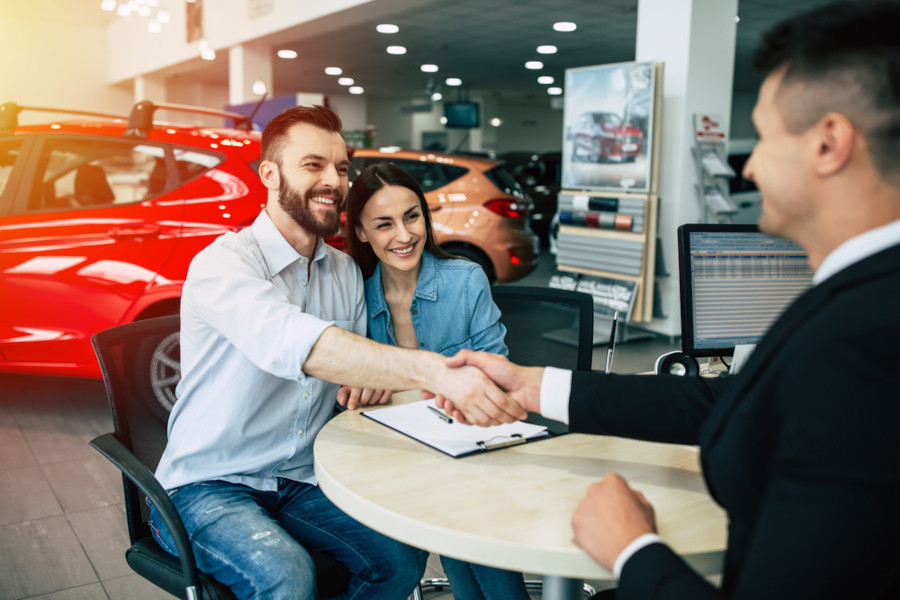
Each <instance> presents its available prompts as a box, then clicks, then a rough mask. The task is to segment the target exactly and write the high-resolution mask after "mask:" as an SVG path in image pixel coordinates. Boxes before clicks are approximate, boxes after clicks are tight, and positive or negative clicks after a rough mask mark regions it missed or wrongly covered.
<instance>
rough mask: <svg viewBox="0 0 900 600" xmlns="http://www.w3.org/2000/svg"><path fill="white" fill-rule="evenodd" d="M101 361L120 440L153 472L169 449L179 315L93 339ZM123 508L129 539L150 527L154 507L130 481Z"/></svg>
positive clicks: (138, 323) (117, 329) (129, 325)
mask: <svg viewBox="0 0 900 600" xmlns="http://www.w3.org/2000/svg"><path fill="white" fill-rule="evenodd" d="M91 342H92V344H93V346H94V353H95V354H96V355H97V360H98V361H99V363H100V370H101V371H102V373H103V381H104V383H105V384H106V395H107V399H108V400H109V408H110V410H111V411H112V416H113V424H114V426H115V433H116V437H118V438H119V440H120V441H121V442H122V443H123V444H125V446H127V447H128V448H129V449H130V450H131V451H132V452H133V453H134V454H135V456H137V458H138V459H139V460H140V461H141V462H143V463H144V464H145V465H146V466H147V468H149V469H150V470H151V471H154V470H156V465H157V464H158V463H159V459H160V456H162V452H163V450H164V449H165V447H166V424H167V422H168V418H169V411H170V410H171V409H172V405H173V404H174V402H175V385H176V384H177V383H178V380H179V379H180V378H181V362H180V359H181V353H180V346H179V317H178V315H172V316H167V317H157V318H153V319H146V320H143V321H135V322H134V323H127V324H125V325H119V326H117V327H113V328H111V329H107V330H105V331H101V332H99V333H97V334H95V335H94V336H93V338H91ZM123 481H124V484H125V509H126V512H127V517H128V529H129V534H130V535H131V541H132V543H134V541H135V540H137V539H139V538H141V537H144V536H145V535H146V534H147V533H148V532H149V529H148V527H147V519H148V517H149V512H150V509H149V508H148V506H147V503H146V502H145V501H144V500H145V498H144V495H143V493H141V492H140V490H138V488H137V487H136V486H134V485H133V484H132V483H131V482H130V481H129V480H128V479H127V478H123Z"/></svg>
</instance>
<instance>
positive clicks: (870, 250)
mask: <svg viewBox="0 0 900 600" xmlns="http://www.w3.org/2000/svg"><path fill="white" fill-rule="evenodd" d="M897 244H900V220H897V221H894V222H893V223H888V224H887V225H884V226H882V227H878V228H876V229H871V230H869V231H867V232H865V233H862V234H860V235H858V236H856V237H854V238H851V239H849V240H847V241H846V242H844V243H843V244H841V245H840V246H838V247H837V248H835V249H834V250H833V251H832V252H831V254H829V255H828V256H826V257H825V260H823V261H822V264H821V265H819V268H818V270H817V271H816V274H815V275H814V276H813V285H818V284H820V283H822V282H823V281H825V280H826V279H828V278H829V277H831V276H832V275H834V274H835V273H837V272H838V271H842V270H844V269H845V268H847V267H849V266H850V265H852V264H854V263H857V262H859V261H861V260H862V259H864V258H868V257H869V256H872V255H873V254H877V253H878V252H881V251H882V250H886V249H888V248H890V247H891V246H896V245H897Z"/></svg>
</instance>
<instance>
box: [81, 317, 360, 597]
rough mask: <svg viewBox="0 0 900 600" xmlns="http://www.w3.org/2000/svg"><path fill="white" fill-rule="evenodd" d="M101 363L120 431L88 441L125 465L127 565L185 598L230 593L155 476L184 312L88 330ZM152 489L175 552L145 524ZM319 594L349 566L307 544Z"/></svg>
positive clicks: (337, 584) (337, 585) (337, 583)
mask: <svg viewBox="0 0 900 600" xmlns="http://www.w3.org/2000/svg"><path fill="white" fill-rule="evenodd" d="M91 343H92V344H93V346H94V352H95V354H96V355H97V360H98V361H99V363H100V370H101V371H102V373H103V381H104V383H105V384H106V395H107V398H108V400H109V408H110V410H111V411H112V416H113V424H114V426H115V433H107V434H104V435H101V436H100V437H98V438H96V439H94V440H92V441H91V442H90V443H91V446H93V447H94V448H96V449H97V450H98V451H99V452H100V453H101V454H103V456H105V457H106V458H107V459H109V460H110V461H111V462H112V463H113V464H114V465H116V467H118V468H119V470H120V471H122V475H123V477H122V480H123V482H124V487H125V512H126V519H127V521H128V534H129V537H130V539H131V547H130V548H128V549H127V550H126V551H125V559H126V560H127V562H128V564H129V566H130V567H131V568H132V569H133V570H134V571H135V572H136V573H138V574H139V575H141V576H142V577H144V578H145V579H148V580H149V581H151V582H152V583H154V584H155V585H157V586H158V587H160V588H162V589H164V590H166V591H167V592H169V593H170V594H172V595H174V596H177V597H179V598H183V599H185V600H195V599H201V598H202V599H204V600H214V599H215V600H218V599H233V598H234V595H233V594H232V593H231V592H230V591H229V590H228V588H227V587H225V586H224V585H222V584H221V583H219V582H217V581H215V580H214V579H212V578H211V577H209V576H207V575H205V574H204V573H201V572H200V571H198V570H197V566H196V563H195V561H194V554H193V552H192V550H191V545H190V542H189V540H188V537H187V533H186V532H185V530H184V525H183V524H182V522H181V518H180V517H179V516H178V513H177V512H176V511H175V507H174V506H173V505H172V502H171V501H170V500H169V497H168V495H166V492H165V490H164V489H163V488H162V486H161V485H160V484H159V482H158V481H157V480H156V478H155V477H154V476H153V470H155V469H156V465H157V463H158V462H159V459H160V456H161V455H162V452H163V449H164V448H165V445H166V423H167V421H168V417H169V411H170V410H171V409H172V405H173V404H174V402H175V385H176V384H177V383H178V381H179V379H180V377H181V362H180V361H181V353H180V346H179V317H178V315H172V316H167V317H157V318H153V319H146V320H143V321H136V322H134V323H127V324H125V325H119V326H117V327H113V328H111V329H107V330H105V331H101V332H99V333H97V334H95V335H94V336H93V337H92V338H91ZM147 497H149V498H150V499H151V501H152V502H153V504H154V505H155V506H156V508H157V510H158V511H159V513H160V515H161V517H162V519H163V520H164V521H165V523H166V526H167V527H168V529H169V531H170V532H171V534H172V538H173V539H174V541H175V547H176V549H177V550H178V558H176V557H174V556H172V555H171V554H169V553H168V552H166V551H165V550H163V549H162V548H161V547H160V546H159V545H158V544H157V543H156V540H154V539H153V536H152V535H151V534H150V528H149V526H148V525H147V519H148V518H149V513H150V509H149V507H148V506H147V503H146V501H145V499H146V498H147ZM310 554H311V555H312V558H313V561H314V562H315V565H316V581H317V584H318V587H319V594H320V597H323V598H328V597H331V596H334V595H337V594H339V593H340V592H342V591H344V590H345V589H346V586H347V582H348V580H349V577H350V574H349V572H348V570H347V568H346V567H345V566H344V565H343V564H341V563H339V562H337V561H336V560H334V559H333V558H331V557H329V556H326V555H324V554H319V553H317V552H310Z"/></svg>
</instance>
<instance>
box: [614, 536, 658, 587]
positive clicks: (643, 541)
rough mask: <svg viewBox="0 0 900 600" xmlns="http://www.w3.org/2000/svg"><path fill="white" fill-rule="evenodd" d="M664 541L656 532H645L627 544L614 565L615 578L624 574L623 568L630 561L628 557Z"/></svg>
mask: <svg viewBox="0 0 900 600" xmlns="http://www.w3.org/2000/svg"><path fill="white" fill-rule="evenodd" d="M662 541H663V540H662V538H661V537H659V536H658V535H657V534H655V533H645V534H644V535H642V536H641V537H639V538H637V539H635V540H634V541H633V542H631V543H630V544H628V545H627V546H625V549H624V550H622V552H621V553H620V554H619V558H617V559H616V563H615V564H614V565H613V575H614V576H615V578H616V579H618V578H619V577H621V576H622V569H623V568H625V563H626V562H628V559H629V558H631V557H632V556H634V555H635V553H637V551H638V550H640V549H641V548H643V547H645V546H649V545H650V544H661V543H662Z"/></svg>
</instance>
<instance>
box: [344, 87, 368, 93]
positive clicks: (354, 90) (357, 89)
mask: <svg viewBox="0 0 900 600" xmlns="http://www.w3.org/2000/svg"><path fill="white" fill-rule="evenodd" d="M347 91H348V92H350V93H351V94H356V95H359V94H362V93H363V92H365V91H366V90H364V89H363V88H362V86H360V85H352V86H350V89H349V90H347Z"/></svg>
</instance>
